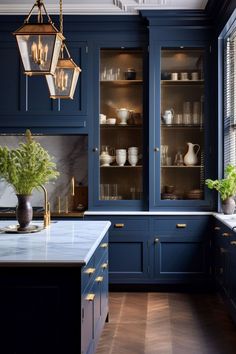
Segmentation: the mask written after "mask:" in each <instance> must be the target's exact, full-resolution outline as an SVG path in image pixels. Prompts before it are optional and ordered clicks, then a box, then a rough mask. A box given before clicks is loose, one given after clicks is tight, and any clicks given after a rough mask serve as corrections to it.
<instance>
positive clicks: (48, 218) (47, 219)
mask: <svg viewBox="0 0 236 354" xmlns="http://www.w3.org/2000/svg"><path fill="white" fill-rule="evenodd" d="M40 187H41V188H42V190H43V192H44V214H43V226H44V228H46V227H48V226H49V225H50V223H51V213H50V203H49V201H48V192H47V190H46V188H45V187H44V185H42V184H41V185H40Z"/></svg>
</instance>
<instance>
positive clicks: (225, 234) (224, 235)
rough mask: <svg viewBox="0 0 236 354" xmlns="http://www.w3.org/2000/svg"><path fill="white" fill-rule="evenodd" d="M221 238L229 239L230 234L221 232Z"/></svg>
mask: <svg viewBox="0 0 236 354" xmlns="http://www.w3.org/2000/svg"><path fill="white" fill-rule="evenodd" d="M222 236H223V237H230V234H229V233H228V232H223V234H222Z"/></svg>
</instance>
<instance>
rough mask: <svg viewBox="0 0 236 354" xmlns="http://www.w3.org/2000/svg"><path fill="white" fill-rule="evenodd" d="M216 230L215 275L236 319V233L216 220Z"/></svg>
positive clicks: (235, 319) (214, 230)
mask: <svg viewBox="0 0 236 354" xmlns="http://www.w3.org/2000/svg"><path fill="white" fill-rule="evenodd" d="M213 232H214V239H213V240H214V276H215V280H216V284H217V286H218V288H219V290H220V292H221V294H222V295H223V298H224V300H225V302H226V304H227V306H228V308H229V311H230V314H231V315H232V317H233V319H234V321H236V276H235V274H236V273H235V272H236V261H235V259H236V234H235V232H234V231H232V230H231V229H230V228H229V227H227V226H226V225H225V224H223V223H222V222H220V221H218V220H216V221H215V222H214V226H213Z"/></svg>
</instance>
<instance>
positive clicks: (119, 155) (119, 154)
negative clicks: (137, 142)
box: [116, 149, 127, 166]
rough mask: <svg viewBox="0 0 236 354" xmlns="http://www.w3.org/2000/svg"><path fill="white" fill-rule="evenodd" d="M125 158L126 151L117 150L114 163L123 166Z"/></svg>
mask: <svg viewBox="0 0 236 354" xmlns="http://www.w3.org/2000/svg"><path fill="white" fill-rule="evenodd" d="M126 158H127V153H126V149H117V150H116V163H117V165H119V166H124V164H125V162H126Z"/></svg>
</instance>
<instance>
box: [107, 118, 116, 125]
mask: <svg viewBox="0 0 236 354" xmlns="http://www.w3.org/2000/svg"><path fill="white" fill-rule="evenodd" d="M106 124H116V118H108V119H107V120H106Z"/></svg>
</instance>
